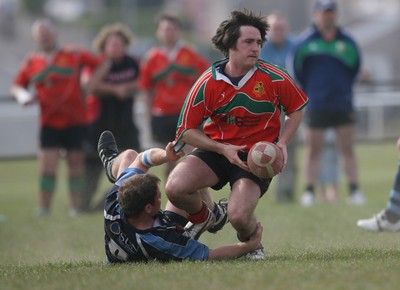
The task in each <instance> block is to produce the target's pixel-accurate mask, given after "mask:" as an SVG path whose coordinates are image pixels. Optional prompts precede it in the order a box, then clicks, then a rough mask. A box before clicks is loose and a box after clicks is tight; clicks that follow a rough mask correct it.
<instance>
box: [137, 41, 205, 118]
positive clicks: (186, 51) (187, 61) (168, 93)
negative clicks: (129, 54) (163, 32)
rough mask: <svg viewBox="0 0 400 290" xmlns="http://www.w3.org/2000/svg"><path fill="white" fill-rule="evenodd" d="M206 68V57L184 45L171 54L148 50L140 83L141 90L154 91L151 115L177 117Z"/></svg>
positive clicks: (156, 49) (157, 49)
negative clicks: (187, 96)
mask: <svg viewBox="0 0 400 290" xmlns="http://www.w3.org/2000/svg"><path fill="white" fill-rule="evenodd" d="M208 67H209V63H208V61H207V60H206V59H205V58H203V57H202V56H200V55H199V54H198V53H197V52H195V51H194V50H193V49H192V48H190V47H189V46H188V45H185V44H183V43H180V44H178V45H177V47H176V48H175V50H174V51H173V52H172V53H171V54H170V55H168V54H167V52H166V51H165V50H164V49H162V48H153V49H151V50H150V51H149V54H148V56H147V57H146V58H145V59H144V61H143V63H142V64H141V70H140V77H139V80H140V81H139V82H140V86H141V88H142V89H144V90H153V91H154V100H153V108H152V114H153V115H158V116H165V115H179V112H180V111H181V109H182V105H183V102H184V101H185V97H186V95H187V93H188V92H189V90H190V88H191V87H192V85H193V83H194V82H195V81H196V79H197V78H198V77H199V76H200V75H201V74H202V73H203V72H204V71H205V70H206V69H207V68H208Z"/></svg>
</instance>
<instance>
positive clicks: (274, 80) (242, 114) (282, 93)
mask: <svg viewBox="0 0 400 290" xmlns="http://www.w3.org/2000/svg"><path fill="white" fill-rule="evenodd" d="M224 62H227V60H223V61H219V62H216V63H214V64H213V66H212V67H211V68H210V69H209V70H207V71H206V72H205V73H204V74H203V75H202V76H201V77H200V78H199V79H198V80H197V82H196V83H195V84H194V85H193V87H192V89H191V91H190V93H189V94H188V96H187V98H186V101H185V104H184V106H183V108H182V111H181V114H180V118H179V122H178V126H177V134H176V139H177V141H179V140H180V138H181V136H182V134H183V133H184V131H185V130H187V129H196V128H197V127H198V126H199V125H200V124H201V123H202V122H203V121H204V120H206V122H205V123H204V126H203V129H204V133H205V134H206V135H207V136H209V137H210V138H211V139H213V140H215V141H217V142H221V143H227V144H232V145H247V147H246V149H247V150H249V149H250V148H251V146H253V144H255V143H257V142H259V141H269V142H276V141H277V140H278V138H279V132H280V127H281V122H280V114H281V109H283V110H284V111H285V113H286V114H290V113H293V112H295V111H297V110H301V109H302V108H303V107H304V106H305V105H306V104H307V102H308V98H307V96H306V95H305V94H304V92H303V91H302V90H301V89H300V88H298V87H297V86H296V84H295V83H294V82H293V80H292V79H291V78H290V76H289V75H288V74H287V72H286V71H285V70H284V69H282V68H280V67H278V66H276V65H272V64H270V63H268V62H264V61H261V60H259V61H258V63H257V64H256V66H255V67H254V68H253V69H252V70H250V71H249V72H248V73H247V74H246V75H245V76H244V77H243V78H242V79H241V80H240V82H239V83H238V86H235V85H233V84H232V83H231V81H230V80H229V79H228V78H227V77H226V76H225V75H223V74H222V73H220V72H219V67H220V65H221V64H222V63H224ZM178 143H179V142H178Z"/></svg>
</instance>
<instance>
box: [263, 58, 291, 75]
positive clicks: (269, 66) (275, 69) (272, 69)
mask: <svg viewBox="0 0 400 290" xmlns="http://www.w3.org/2000/svg"><path fill="white" fill-rule="evenodd" d="M257 64H258V68H259V69H260V71H261V72H263V73H266V74H271V73H282V74H287V71H286V69H285V68H284V67H282V66H280V65H277V64H275V63H272V62H269V61H266V60H262V59H259V60H258V62H257Z"/></svg>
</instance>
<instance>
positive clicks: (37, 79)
mask: <svg viewBox="0 0 400 290" xmlns="http://www.w3.org/2000/svg"><path fill="white" fill-rule="evenodd" d="M32 35H33V39H34V41H35V43H36V44H37V46H38V51H37V52H34V53H30V54H29V55H28V56H27V57H26V59H25V60H24V61H23V63H22V66H21V68H20V70H19V72H18V74H17V76H16V78H15V79H14V82H13V86H12V88H11V92H12V94H13V95H14V96H15V97H16V99H17V100H18V101H19V102H20V103H22V104H24V105H26V104H31V103H34V102H35V101H37V102H38V103H39V105H40V154H39V162H40V192H41V195H40V207H39V210H38V214H39V215H47V214H48V213H49V210H50V205H51V198H52V196H53V194H54V189H55V182H56V171H57V165H58V161H59V156H60V149H65V150H66V158H67V166H68V177H69V179H68V184H69V192H70V214H71V215H75V214H76V209H77V207H78V203H79V194H80V193H81V191H82V188H83V182H84V181H83V170H84V166H83V160H84V153H83V150H82V145H83V140H84V138H85V129H86V127H85V101H84V98H83V96H82V93H81V86H80V83H79V74H80V69H81V67H82V66H83V65H87V66H91V67H96V66H98V65H99V64H100V60H99V59H98V58H97V57H95V56H93V55H91V54H90V53H89V52H86V51H83V50H81V49H78V48H77V47H72V46H71V47H70V48H66V47H64V48H61V47H59V46H58V44H57V34H56V31H55V28H54V26H53V25H52V24H51V23H50V22H49V21H48V20H46V19H41V20H37V21H36V22H35V23H34V24H33V26H32ZM31 85H32V86H34V88H35V96H34V97H33V95H32V94H31V93H30V92H29V90H28V89H29V86H31Z"/></svg>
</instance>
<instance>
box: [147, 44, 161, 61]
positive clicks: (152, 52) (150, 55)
mask: <svg viewBox="0 0 400 290" xmlns="http://www.w3.org/2000/svg"><path fill="white" fill-rule="evenodd" d="M163 54H164V53H163V51H162V49H161V48H160V47H158V46H153V47H151V48H150V49H149V50H148V51H147V52H146V53H145V54H144V55H143V57H142V61H143V62H149V61H150V60H153V59H156V58H158V57H160V56H162V55H163Z"/></svg>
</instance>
